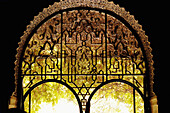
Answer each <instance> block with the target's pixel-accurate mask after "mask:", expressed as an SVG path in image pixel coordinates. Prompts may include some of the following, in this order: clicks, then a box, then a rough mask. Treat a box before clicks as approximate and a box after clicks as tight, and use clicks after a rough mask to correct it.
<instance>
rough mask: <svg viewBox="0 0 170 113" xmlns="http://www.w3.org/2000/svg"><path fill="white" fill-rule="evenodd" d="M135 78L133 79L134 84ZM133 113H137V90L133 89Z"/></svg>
mask: <svg viewBox="0 0 170 113" xmlns="http://www.w3.org/2000/svg"><path fill="white" fill-rule="evenodd" d="M134 83H135V82H134V77H133V84H134ZM133 111H134V113H136V101H135V88H133Z"/></svg>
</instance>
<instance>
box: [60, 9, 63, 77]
mask: <svg viewBox="0 0 170 113" xmlns="http://www.w3.org/2000/svg"><path fill="white" fill-rule="evenodd" d="M62 39H63V12H61V55H60V57H61V64H60V77H61V78H60V80H62Z"/></svg>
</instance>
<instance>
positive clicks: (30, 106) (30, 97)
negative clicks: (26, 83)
mask: <svg viewBox="0 0 170 113" xmlns="http://www.w3.org/2000/svg"><path fill="white" fill-rule="evenodd" d="M29 113H31V92H30V93H29Z"/></svg>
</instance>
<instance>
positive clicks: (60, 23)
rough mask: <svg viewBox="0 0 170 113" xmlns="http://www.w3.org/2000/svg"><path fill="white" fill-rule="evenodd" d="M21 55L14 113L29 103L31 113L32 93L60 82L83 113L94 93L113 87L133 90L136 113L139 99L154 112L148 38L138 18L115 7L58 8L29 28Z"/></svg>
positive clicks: (101, 0) (101, 3)
mask: <svg viewBox="0 0 170 113" xmlns="http://www.w3.org/2000/svg"><path fill="white" fill-rule="evenodd" d="M17 51H18V53H17V55H16V59H17V60H16V62H15V65H16V67H15V77H16V90H15V92H14V93H13V96H12V97H11V103H12V102H13V103H15V100H17V101H16V103H15V104H14V106H15V107H18V108H20V109H24V105H25V104H24V101H25V100H26V98H27V97H28V101H27V102H28V112H30V113H31V92H32V91H33V90H34V89H35V88H36V87H38V86H39V85H41V84H44V83H47V82H56V83H59V84H62V85H64V86H66V87H67V88H68V89H69V90H70V91H71V92H72V93H73V94H74V96H75V98H76V100H77V103H78V106H79V111H80V113H89V112H90V109H91V105H90V103H91V100H92V98H93V96H94V95H95V94H96V92H97V91H98V90H100V89H101V88H102V87H103V86H105V85H107V84H110V83H113V82H115V83H121V84H122V83H123V84H126V85H128V86H129V87H131V88H132V91H131V93H132V97H133V112H134V113H136V112H139V111H137V107H136V105H137V100H136V97H137V96H138V97H140V98H142V99H143V103H144V106H143V107H144V111H143V112H146V113H150V112H151V109H150V108H151V105H150V103H149V101H150V98H151V97H154V96H155V94H154V93H153V83H152V82H153V61H152V55H151V48H150V46H149V42H148V38H147V36H146V35H145V32H144V31H143V30H142V27H141V25H139V24H138V22H137V21H136V20H135V19H134V17H133V16H131V15H130V14H129V13H128V12H126V11H125V10H124V9H123V8H120V7H119V6H118V5H115V4H114V3H112V2H108V1H105V0H97V1H91V0H83V1H81V0H80V1H74V0H69V1H61V2H59V3H57V2H56V3H54V5H52V6H49V8H47V9H44V10H43V12H41V13H39V15H38V16H36V17H35V18H34V20H33V21H31V23H30V25H28V26H27V30H26V31H25V34H24V35H23V36H22V37H21V42H20V43H19V48H18V49H17ZM117 85H118V86H120V87H123V85H120V84H117ZM109 87H110V86H109ZM110 88H111V89H113V90H114V85H113V87H110ZM125 93H126V92H125ZM15 97H16V99H14V98H15ZM11 106H12V104H11Z"/></svg>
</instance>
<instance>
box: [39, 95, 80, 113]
mask: <svg viewBox="0 0 170 113" xmlns="http://www.w3.org/2000/svg"><path fill="white" fill-rule="evenodd" d="M77 108H78V107H77V105H76V104H75V103H74V102H72V101H68V100H67V99H64V98H61V99H59V100H58V103H57V104H55V105H54V106H53V105H52V103H46V102H42V103H41V104H40V109H39V110H38V111H37V113H79V109H77Z"/></svg>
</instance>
